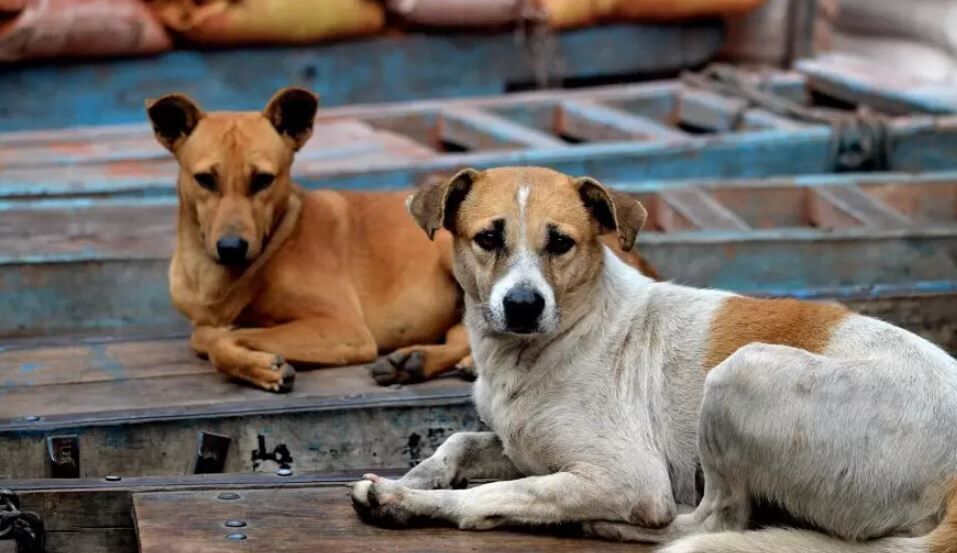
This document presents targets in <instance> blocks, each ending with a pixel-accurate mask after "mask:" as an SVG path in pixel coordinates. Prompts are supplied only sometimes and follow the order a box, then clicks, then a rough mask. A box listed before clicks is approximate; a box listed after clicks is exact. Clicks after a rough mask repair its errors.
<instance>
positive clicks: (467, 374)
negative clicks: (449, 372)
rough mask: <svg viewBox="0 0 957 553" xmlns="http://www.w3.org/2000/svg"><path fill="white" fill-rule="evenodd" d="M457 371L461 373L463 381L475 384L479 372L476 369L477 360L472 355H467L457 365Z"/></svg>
mask: <svg viewBox="0 0 957 553" xmlns="http://www.w3.org/2000/svg"><path fill="white" fill-rule="evenodd" d="M455 369H456V370H457V371H459V375H460V376H461V377H462V380H465V381H466V382H475V380H476V379H477V378H478V371H477V370H476V369H475V360H474V359H473V358H472V356H471V355H467V356H466V357H465V358H463V359H462V360H461V361H459V362H458V363H456V364H455Z"/></svg>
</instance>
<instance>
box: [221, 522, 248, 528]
mask: <svg viewBox="0 0 957 553" xmlns="http://www.w3.org/2000/svg"><path fill="white" fill-rule="evenodd" d="M245 527H246V521H245V520H227V521H226V528H245Z"/></svg>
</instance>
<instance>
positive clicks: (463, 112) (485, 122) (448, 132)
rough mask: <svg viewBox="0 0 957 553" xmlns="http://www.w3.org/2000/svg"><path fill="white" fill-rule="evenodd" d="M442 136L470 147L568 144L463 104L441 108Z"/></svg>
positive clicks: (473, 148) (476, 148)
mask: <svg viewBox="0 0 957 553" xmlns="http://www.w3.org/2000/svg"><path fill="white" fill-rule="evenodd" d="M439 137H440V139H442V140H445V141H448V142H452V143H455V144H461V145H462V146H465V147H467V148H468V149H470V150H497V149H514V148H531V149H555V148H564V147H565V146H566V144H565V142H563V141H562V140H561V139H560V138H556V137H554V136H552V135H549V134H545V133H543V132H541V131H537V130H535V129H533V128H531V127H525V126H522V125H519V124H516V123H513V122H511V121H509V120H507V119H504V118H502V117H499V116H497V115H493V114H491V113H488V112H485V111H481V110H478V109H473V108H464V107H462V108H451V109H445V110H442V114H441V118H440V119H439Z"/></svg>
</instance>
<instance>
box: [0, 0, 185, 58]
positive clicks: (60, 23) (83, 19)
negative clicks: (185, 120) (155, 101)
mask: <svg viewBox="0 0 957 553" xmlns="http://www.w3.org/2000/svg"><path fill="white" fill-rule="evenodd" d="M0 2H4V3H10V2H11V0H0ZM12 2H16V0H12ZM24 3H25V5H24V6H23V10H22V11H21V12H20V13H19V14H17V15H16V16H15V17H13V18H12V19H9V20H0V61H19V60H25V59H35V58H52V57H64V58H77V57H93V56H126V55H136V54H152V53H156V52H161V51H163V50H168V49H169V48H170V46H171V43H170V39H169V37H168V36H167V35H166V31H165V29H163V27H162V25H160V24H159V22H158V21H156V19H154V18H153V14H152V13H150V10H149V9H148V8H146V6H144V5H143V4H142V3H141V2H140V0H25V2H24ZM11 5H12V4H11Z"/></svg>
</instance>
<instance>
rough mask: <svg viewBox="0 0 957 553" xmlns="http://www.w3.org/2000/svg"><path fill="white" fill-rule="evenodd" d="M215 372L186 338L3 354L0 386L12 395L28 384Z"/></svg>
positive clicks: (14, 350) (8, 413) (39, 384)
mask: <svg viewBox="0 0 957 553" xmlns="http://www.w3.org/2000/svg"><path fill="white" fill-rule="evenodd" d="M210 370H211V368H210V366H209V364H208V363H206V362H204V361H202V360H200V359H198V358H197V357H196V355H195V354H194V353H193V352H192V351H190V349H189V346H188V345H187V342H186V340H185V339H184V338H177V339H171V340H153V341H141V342H118V343H109V342H105V343H94V344H90V345H76V346H59V347H39V348H35V349H34V348H20V349H11V350H8V351H0V383H2V389H3V390H4V392H7V393H9V391H10V390H11V389H13V388H19V387H27V386H29V387H32V388H37V387H42V386H51V385H60V386H69V385H71V384H79V383H84V382H115V381H119V380H127V379H142V378H157V377H174V376H185V375H203V374H206V375H208V374H209V373H210ZM4 395H5V394H4ZM94 406H95V404H91V405H90V407H94ZM49 407H54V406H49ZM54 408H55V407H54ZM31 411H32V409H31ZM0 413H4V414H3V415H0V417H3V416H6V417H10V416H11V413H10V412H9V411H4V410H3V409H0Z"/></svg>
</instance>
